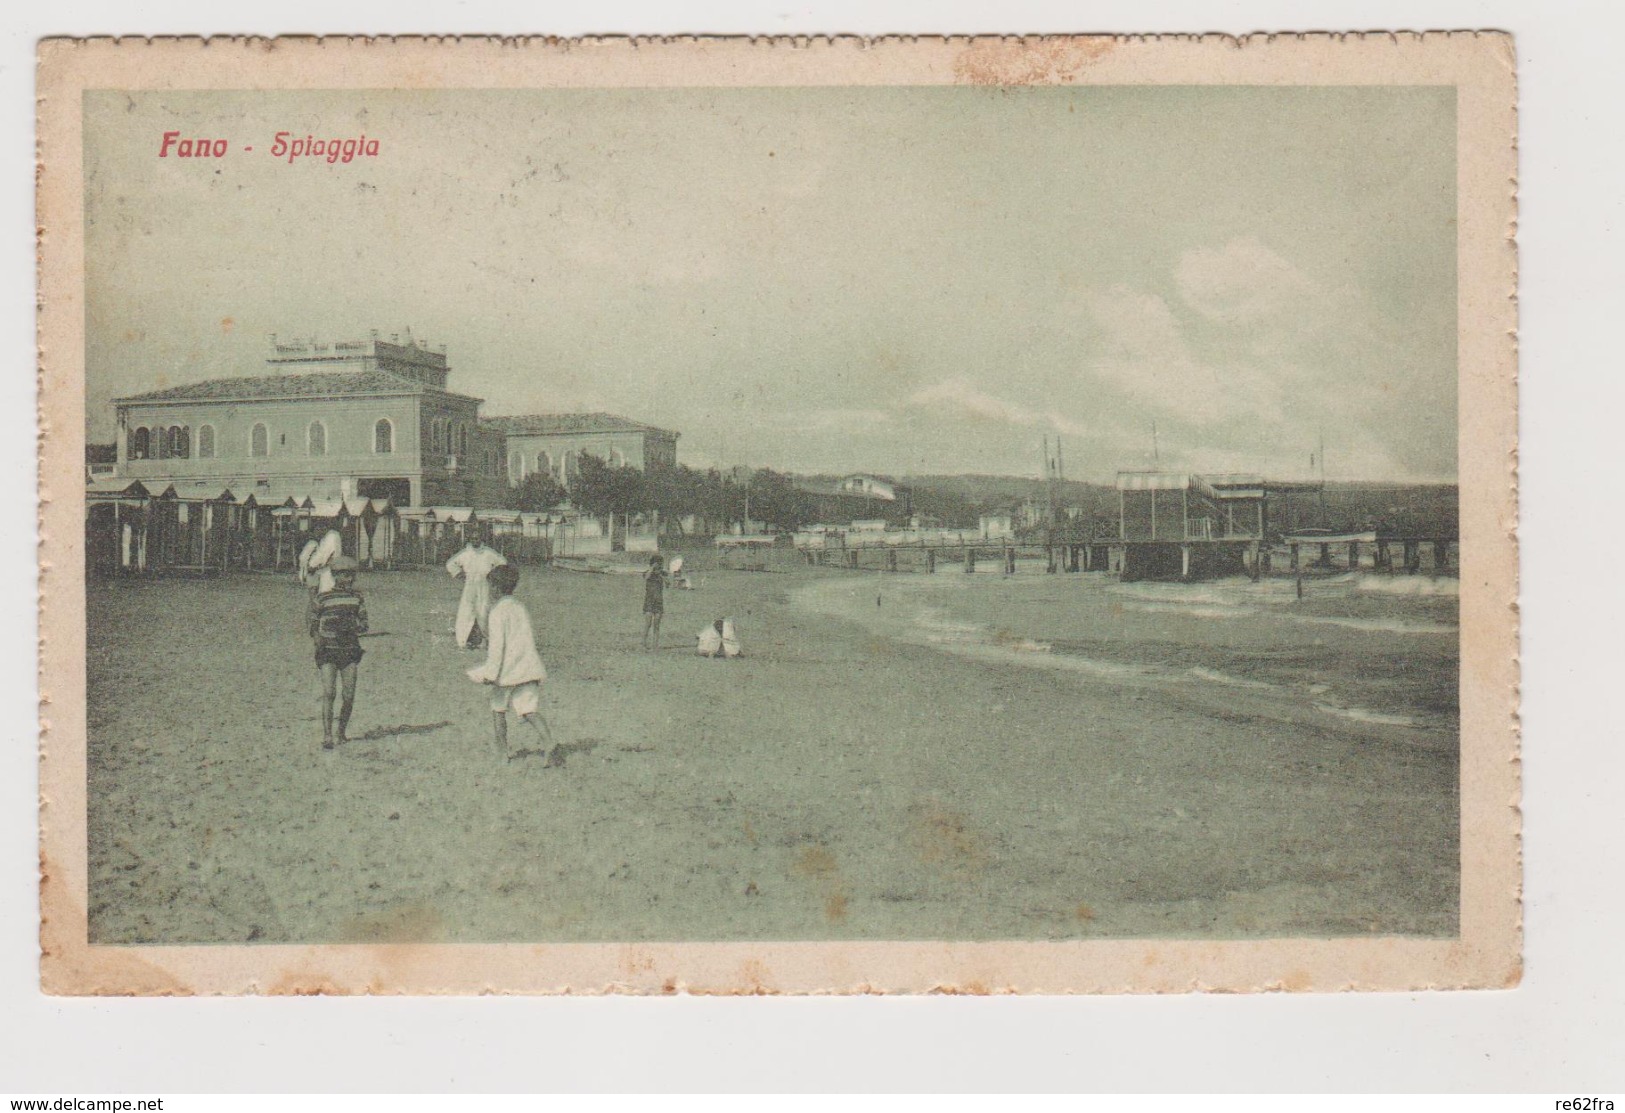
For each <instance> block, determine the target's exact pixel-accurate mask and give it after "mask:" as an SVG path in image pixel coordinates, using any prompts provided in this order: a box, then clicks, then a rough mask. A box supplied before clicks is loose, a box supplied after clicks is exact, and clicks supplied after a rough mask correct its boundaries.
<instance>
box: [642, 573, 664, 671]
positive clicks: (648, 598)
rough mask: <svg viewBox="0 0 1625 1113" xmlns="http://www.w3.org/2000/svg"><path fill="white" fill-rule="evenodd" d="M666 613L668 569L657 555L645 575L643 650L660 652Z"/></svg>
mask: <svg viewBox="0 0 1625 1113" xmlns="http://www.w3.org/2000/svg"><path fill="white" fill-rule="evenodd" d="M665 613H666V568H665V564H664V562H663V561H662V560H661V559H660V554H659V553H655V554H654V555H653V556H651V557H650V558H649V570H648V571H647V572H645V573H644V574H643V648H644V649H646V650H649V651H651V652H654V653H659V652H660V619H661V617H662V616H663V615H664V614H665Z"/></svg>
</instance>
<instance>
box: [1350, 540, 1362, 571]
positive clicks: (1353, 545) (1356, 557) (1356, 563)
mask: <svg viewBox="0 0 1625 1113" xmlns="http://www.w3.org/2000/svg"><path fill="white" fill-rule="evenodd" d="M1359 570H1360V543H1359V542H1358V541H1350V542H1349V571H1350V572H1358V571H1359Z"/></svg>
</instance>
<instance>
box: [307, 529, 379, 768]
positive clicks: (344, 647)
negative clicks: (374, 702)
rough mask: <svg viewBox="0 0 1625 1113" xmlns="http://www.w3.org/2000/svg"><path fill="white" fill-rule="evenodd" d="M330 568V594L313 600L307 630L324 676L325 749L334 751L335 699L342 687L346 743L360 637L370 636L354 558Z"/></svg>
mask: <svg viewBox="0 0 1625 1113" xmlns="http://www.w3.org/2000/svg"><path fill="white" fill-rule="evenodd" d="M328 568H329V569H330V571H331V572H332V575H333V586H332V589H331V590H328V591H323V592H319V593H317V594H314V595H312V596H311V599H310V609H309V612H308V614H307V616H306V623H305V625H306V628H307V629H308V631H309V633H310V637H311V640H312V641H313V642H315V643H316V668H317V669H318V670H320V672H321V675H322V749H324V750H331V749H332V748H333V745H334V736H333V696H334V694H335V693H336V692H337V691H338V690H339V689H340V688H341V687H342V689H343V697H342V702H341V703H340V705H339V716H338V718H339V723H338V727H339V729H338V741H339V742H345V741H348V739H347V738H346V737H345V731H346V730H347V729H348V728H349V726H350V711H351V710H352V709H353V708H354V707H355V681H356V670H357V666H359V665H360V664H361V635H362V634H365V633H366V632H367V604H366V602H365V601H364V600H363V599H362V598H361V593H360V592H358V591H356V590H355V573H356V563H355V560H354V558H352V557H347V556H344V555H342V554H341V555H339V556H336V557H333V558H332V561H331V563H330V564H329V565H328Z"/></svg>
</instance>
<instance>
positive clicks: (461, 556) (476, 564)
mask: <svg viewBox="0 0 1625 1113" xmlns="http://www.w3.org/2000/svg"><path fill="white" fill-rule="evenodd" d="M507 563H508V561H507V558H505V557H504V556H503V555H502V554H501V553H499V552H497V551H496V550H495V549H493V548H490V547H489V546H488V545H486V544H485V542H484V541H482V540H481V539H480V538H479V537H478V536H476V537H475V538H474V539H473V540H472V541H470V542H469V543H468V544H467V545H464V546H463V547H462V549H461V550H459V551H458V553H457V555H456V556H454V557H452V558H451V559H450V560H448V561H446V571H447V572H449V573H451V575H453V576H461V577H462V578H463V597H462V599H461V600H460V601H459V602H458V604H457V644H458V645H459V646H462V647H463V648H464V649H469V648H473V645H472V643H471V642H470V641H469V639H470V638H471V637H472V636H473V633H474V630H475V628H476V627H478V629H479V630H480V632H481V633H482V634H483V633H487V630H486V626H487V624H488V622H489V621H490V619H489V615H490V613H491V589H490V586H489V585H488V584H487V583H486V577H487V576H489V575H490V574H491V570H492V569H493V568H500V567H502V566H503V565H505V564H507Z"/></svg>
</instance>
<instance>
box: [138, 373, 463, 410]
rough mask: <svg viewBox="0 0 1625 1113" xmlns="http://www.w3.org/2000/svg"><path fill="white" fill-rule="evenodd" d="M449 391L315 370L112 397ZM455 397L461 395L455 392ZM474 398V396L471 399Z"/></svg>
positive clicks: (237, 398)
mask: <svg viewBox="0 0 1625 1113" xmlns="http://www.w3.org/2000/svg"><path fill="white" fill-rule="evenodd" d="M430 393H433V394H449V393H450V391H443V390H438V389H436V388H435V387H432V386H427V385H425V384H423V383H420V382H416V381H414V380H412V379H408V378H404V377H402V376H400V375H394V374H391V373H390V372H388V371H316V372H311V373H309V374H305V375H247V376H241V377H238V378H231V379H205V380H204V381H203V382H200V383H187V384H186V385H185V386H174V387H170V388H169V389H167V390H151V391H148V392H147V393H145V394H131V395H128V396H127V397H124V398H115V399H113V401H114V402H115V403H123V402H227V401H230V402H242V401H258V400H262V399H265V400H268V399H282V398H331V397H333V396H335V395H339V396H342V395H377V394H430ZM457 397H464V396H463V395H458V396H457ZM474 401H478V399H474Z"/></svg>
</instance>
